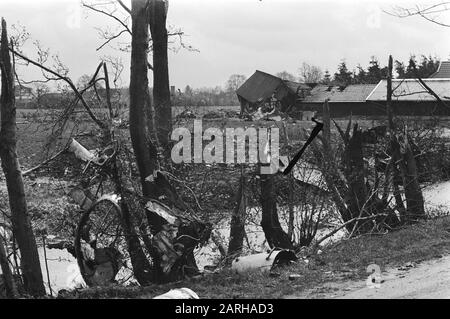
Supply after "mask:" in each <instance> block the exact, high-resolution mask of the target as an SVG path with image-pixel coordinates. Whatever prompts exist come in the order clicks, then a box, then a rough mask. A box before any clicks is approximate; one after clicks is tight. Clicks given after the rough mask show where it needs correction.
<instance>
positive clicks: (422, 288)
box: [287, 256, 450, 299]
mask: <svg viewBox="0 0 450 319" xmlns="http://www.w3.org/2000/svg"><path fill="white" fill-rule="evenodd" d="M381 279H382V283H381V285H380V287H379V288H375V287H373V288H369V287H368V285H367V284H366V281H344V282H338V283H335V282H333V283H327V284H325V285H323V286H321V287H316V288H315V289H313V290H310V291H307V292H305V293H304V294H302V295H300V296H287V298H292V297H293V298H338V299H339V298H344V299H355V298H363V299H377V298H379V299H384V298H386V299H396V298H446V299H450V256H446V257H443V258H440V259H436V260H431V261H426V262H422V263H420V264H418V265H415V264H407V265H406V266H402V267H399V268H397V269H389V270H388V271H386V272H383V273H382V274H381Z"/></svg>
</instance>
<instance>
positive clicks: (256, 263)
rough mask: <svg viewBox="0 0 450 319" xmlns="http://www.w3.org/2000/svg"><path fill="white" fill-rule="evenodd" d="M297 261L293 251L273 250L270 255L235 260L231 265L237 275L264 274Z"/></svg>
mask: <svg viewBox="0 0 450 319" xmlns="http://www.w3.org/2000/svg"><path fill="white" fill-rule="evenodd" d="M296 260H297V257H296V256H295V253H294V252H293V251H292V250H286V249H284V250H272V251H271V252H269V253H260V254H254V255H249V256H244V257H238V258H235V259H234V260H233V262H232V264H231V269H233V270H235V271H236V272H237V273H244V272H247V271H255V270H259V271H263V272H264V271H270V270H272V269H273V268H274V267H276V266H282V265H287V264H289V263H291V262H293V261H296Z"/></svg>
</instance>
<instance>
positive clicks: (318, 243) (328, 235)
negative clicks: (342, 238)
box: [314, 214, 388, 247]
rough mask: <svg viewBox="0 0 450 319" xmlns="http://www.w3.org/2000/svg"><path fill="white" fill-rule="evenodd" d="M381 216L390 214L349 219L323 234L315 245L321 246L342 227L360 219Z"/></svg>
mask: <svg viewBox="0 0 450 319" xmlns="http://www.w3.org/2000/svg"><path fill="white" fill-rule="evenodd" d="M381 216H388V215H387V214H377V215H372V216H367V217H355V218H353V219H350V220H349V221H347V222H345V223H343V224H342V225H341V226H339V227H338V228H336V229H334V230H333V231H332V232H330V233H328V234H327V235H325V236H323V237H322V238H320V239H319V240H317V241H316V242H315V244H314V245H315V246H316V247H317V246H319V245H320V243H322V242H323V241H324V240H325V239H327V238H330V237H331V236H333V235H334V234H336V233H337V232H338V231H340V230H341V229H342V228H344V227H346V226H347V225H349V224H351V223H354V222H358V221H363V220H371V219H375V218H378V217H381Z"/></svg>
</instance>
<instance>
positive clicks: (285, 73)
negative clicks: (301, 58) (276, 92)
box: [275, 71, 297, 82]
mask: <svg viewBox="0 0 450 319" xmlns="http://www.w3.org/2000/svg"><path fill="white" fill-rule="evenodd" d="M275 75H276V76H277V77H279V78H280V79H282V80H286V81H292V82H296V81H297V78H296V77H295V75H293V74H291V73H289V72H288V71H282V72H278V73H277V74H275Z"/></svg>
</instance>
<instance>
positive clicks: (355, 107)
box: [300, 84, 381, 117]
mask: <svg viewBox="0 0 450 319" xmlns="http://www.w3.org/2000/svg"><path fill="white" fill-rule="evenodd" d="M375 87H376V84H355V85H349V86H347V87H339V86H328V85H322V84H319V85H317V86H316V87H314V88H313V89H312V90H311V92H310V95H308V96H306V97H305V98H304V99H303V100H302V101H301V103H300V106H301V111H302V112H305V111H313V112H314V111H316V112H318V113H321V112H322V107H323V103H324V101H325V100H326V99H328V100H329V105H330V115H331V116H332V117H341V116H346V115H348V114H354V115H377V114H380V113H381V112H380V110H379V109H378V108H377V107H376V106H374V105H368V104H367V103H366V98H367V96H368V95H369V94H370V93H371V92H372V91H373V89H375Z"/></svg>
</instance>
